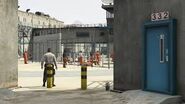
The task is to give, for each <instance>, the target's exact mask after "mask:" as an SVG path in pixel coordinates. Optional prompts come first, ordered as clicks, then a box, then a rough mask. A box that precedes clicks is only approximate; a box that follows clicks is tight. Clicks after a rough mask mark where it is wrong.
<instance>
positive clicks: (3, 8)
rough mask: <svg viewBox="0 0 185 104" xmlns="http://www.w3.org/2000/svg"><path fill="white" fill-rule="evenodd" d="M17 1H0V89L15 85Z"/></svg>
mask: <svg viewBox="0 0 185 104" xmlns="http://www.w3.org/2000/svg"><path fill="white" fill-rule="evenodd" d="M17 7H18V1H17V0H0V88H2V87H12V86H16V85H17V56H18V54H17V49H18V48H17V37H18V36H17V34H18V32H17V26H18V25H17V20H18V18H17Z"/></svg>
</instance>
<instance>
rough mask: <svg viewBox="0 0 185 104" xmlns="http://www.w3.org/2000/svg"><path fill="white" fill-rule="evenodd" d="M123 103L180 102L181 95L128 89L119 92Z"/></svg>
mask: <svg viewBox="0 0 185 104" xmlns="http://www.w3.org/2000/svg"><path fill="white" fill-rule="evenodd" d="M121 97H122V100H124V101H122V102H125V104H182V100H181V96H171V95H165V94H160V93H153V92H146V91H142V90H130V91H126V92H123V93H122V94H121Z"/></svg>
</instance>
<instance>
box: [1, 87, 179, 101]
mask: <svg viewBox="0 0 185 104" xmlns="http://www.w3.org/2000/svg"><path fill="white" fill-rule="evenodd" d="M21 89H22V88H20V91H16V92H13V91H11V90H6V89H4V90H3V91H1V90H0V103H1V104H181V100H180V97H179V96H168V95H161V94H156V93H150V92H143V91H140V90H135V91H127V92H124V93H114V92H109V91H105V89H88V90H85V91H82V90H79V89H75V90H65V91H64V90H45V89H43V90H24V89H23V90H21Z"/></svg>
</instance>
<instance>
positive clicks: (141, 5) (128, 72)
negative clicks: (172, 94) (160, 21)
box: [114, 0, 185, 99]
mask: <svg viewBox="0 0 185 104" xmlns="http://www.w3.org/2000/svg"><path fill="white" fill-rule="evenodd" d="M114 4H115V6H114V10H115V11H114V12H115V18H114V35H115V37H114V39H115V44H114V45H115V69H114V70H115V71H114V85H115V86H114V88H115V89H118V90H127V89H140V88H141V81H142V80H141V79H142V75H141V73H142V68H143V67H142V64H143V63H142V50H143V46H142V44H143V40H142V36H143V35H142V26H143V23H144V22H145V21H147V20H150V14H151V13H153V12H161V11H169V12H170V18H175V19H177V22H178V23H177V86H178V88H177V90H178V94H180V95H182V96H183V98H184V99H185V70H184V68H185V64H184V62H185V55H184V53H185V50H184V46H185V41H184V39H185V35H184V34H185V31H184V27H185V19H184V18H185V1H184V0H115V3H114Z"/></svg>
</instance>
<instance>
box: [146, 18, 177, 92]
mask: <svg viewBox="0 0 185 104" xmlns="http://www.w3.org/2000/svg"><path fill="white" fill-rule="evenodd" d="M143 34H144V36H143V37H144V55H143V56H144V66H143V68H144V70H143V90H146V91H154V92H159V93H165V94H170V95H174V94H176V20H175V19H165V20H160V19H159V20H154V21H148V22H145V23H144V31H143Z"/></svg>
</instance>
